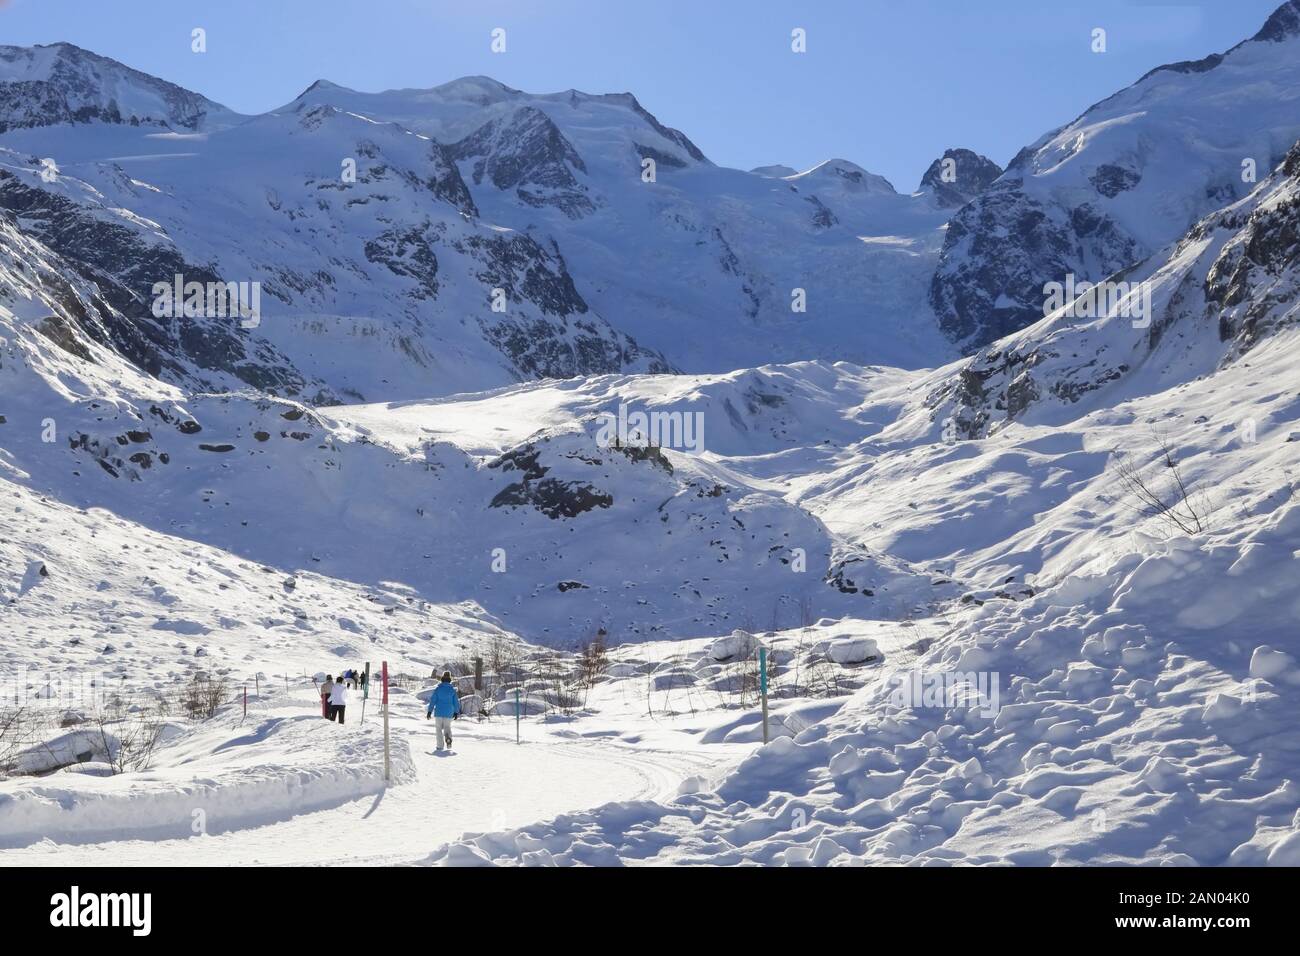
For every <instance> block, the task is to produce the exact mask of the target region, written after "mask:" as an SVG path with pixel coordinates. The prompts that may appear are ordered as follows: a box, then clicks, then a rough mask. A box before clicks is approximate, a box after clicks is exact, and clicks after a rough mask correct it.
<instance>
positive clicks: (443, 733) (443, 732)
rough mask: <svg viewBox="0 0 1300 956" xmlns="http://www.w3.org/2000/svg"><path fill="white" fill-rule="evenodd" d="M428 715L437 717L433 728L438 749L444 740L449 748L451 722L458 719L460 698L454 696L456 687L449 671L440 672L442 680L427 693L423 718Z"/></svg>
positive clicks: (427, 717)
mask: <svg viewBox="0 0 1300 956" xmlns="http://www.w3.org/2000/svg"><path fill="white" fill-rule="evenodd" d="M430 717H437V718H438V720H437V723H436V724H435V726H434V728H433V733H434V737H435V738H436V739H437V741H438V749H439V750H441V749H442V746H443V741H446V743H447V747H448V748H450V747H451V722H452V721H453V720H459V719H460V698H459V697H458V696H456V688H455V687H453V686H452V683H451V671H443V672H442V680H441V681H440V682H439V684H438V686H437V687H435V688H434V689H433V693H432V694H430V695H429V709H428V710H426V711H425V712H424V719H425V720H428V719H429V718H430Z"/></svg>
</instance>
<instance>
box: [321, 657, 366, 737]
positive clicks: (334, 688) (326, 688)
mask: <svg viewBox="0 0 1300 956" xmlns="http://www.w3.org/2000/svg"><path fill="white" fill-rule="evenodd" d="M365 686H366V672H365V671H358V670H353V669H351V668H349V669H348V670H345V671H344V672H343V673H341V674H339V678H338V680H335V679H334V675H333V674H326V675H325V682H324V683H323V684H321V685H320V715H321V716H322V717H324V718H325V719H326V720H337V721H338V722H339V723H340V724H341V723H343V716H344V714H345V713H346V712H347V706H348V688H354V689H355V688H361V689H362V690H364V689H365Z"/></svg>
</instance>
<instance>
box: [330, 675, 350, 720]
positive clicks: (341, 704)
mask: <svg viewBox="0 0 1300 956" xmlns="http://www.w3.org/2000/svg"><path fill="white" fill-rule="evenodd" d="M347 705H348V687H347V685H346V684H344V683H342V682H339V683H336V684H335V685H334V689H333V690H332V691H330V714H329V718H330V720H334V719H335V718H337V719H338V722H339V723H340V724H341V723H343V712H344V711H345V710H346V709H347Z"/></svg>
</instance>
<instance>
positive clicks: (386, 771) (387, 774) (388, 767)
mask: <svg viewBox="0 0 1300 956" xmlns="http://www.w3.org/2000/svg"><path fill="white" fill-rule="evenodd" d="M383 668H384V700H383V704H384V783H388V780H389V777H390V775H391V773H392V765H391V764H390V763H389V759H388V661H384V662H383Z"/></svg>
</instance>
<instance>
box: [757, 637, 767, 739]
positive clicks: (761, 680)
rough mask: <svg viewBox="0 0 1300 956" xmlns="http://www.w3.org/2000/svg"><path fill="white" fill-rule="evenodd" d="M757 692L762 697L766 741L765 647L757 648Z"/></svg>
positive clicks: (764, 737) (765, 737)
mask: <svg viewBox="0 0 1300 956" xmlns="http://www.w3.org/2000/svg"><path fill="white" fill-rule="evenodd" d="M758 692H759V693H760V694H761V695H762V697H763V743H767V648H766V647H760V648H759V649H758Z"/></svg>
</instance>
